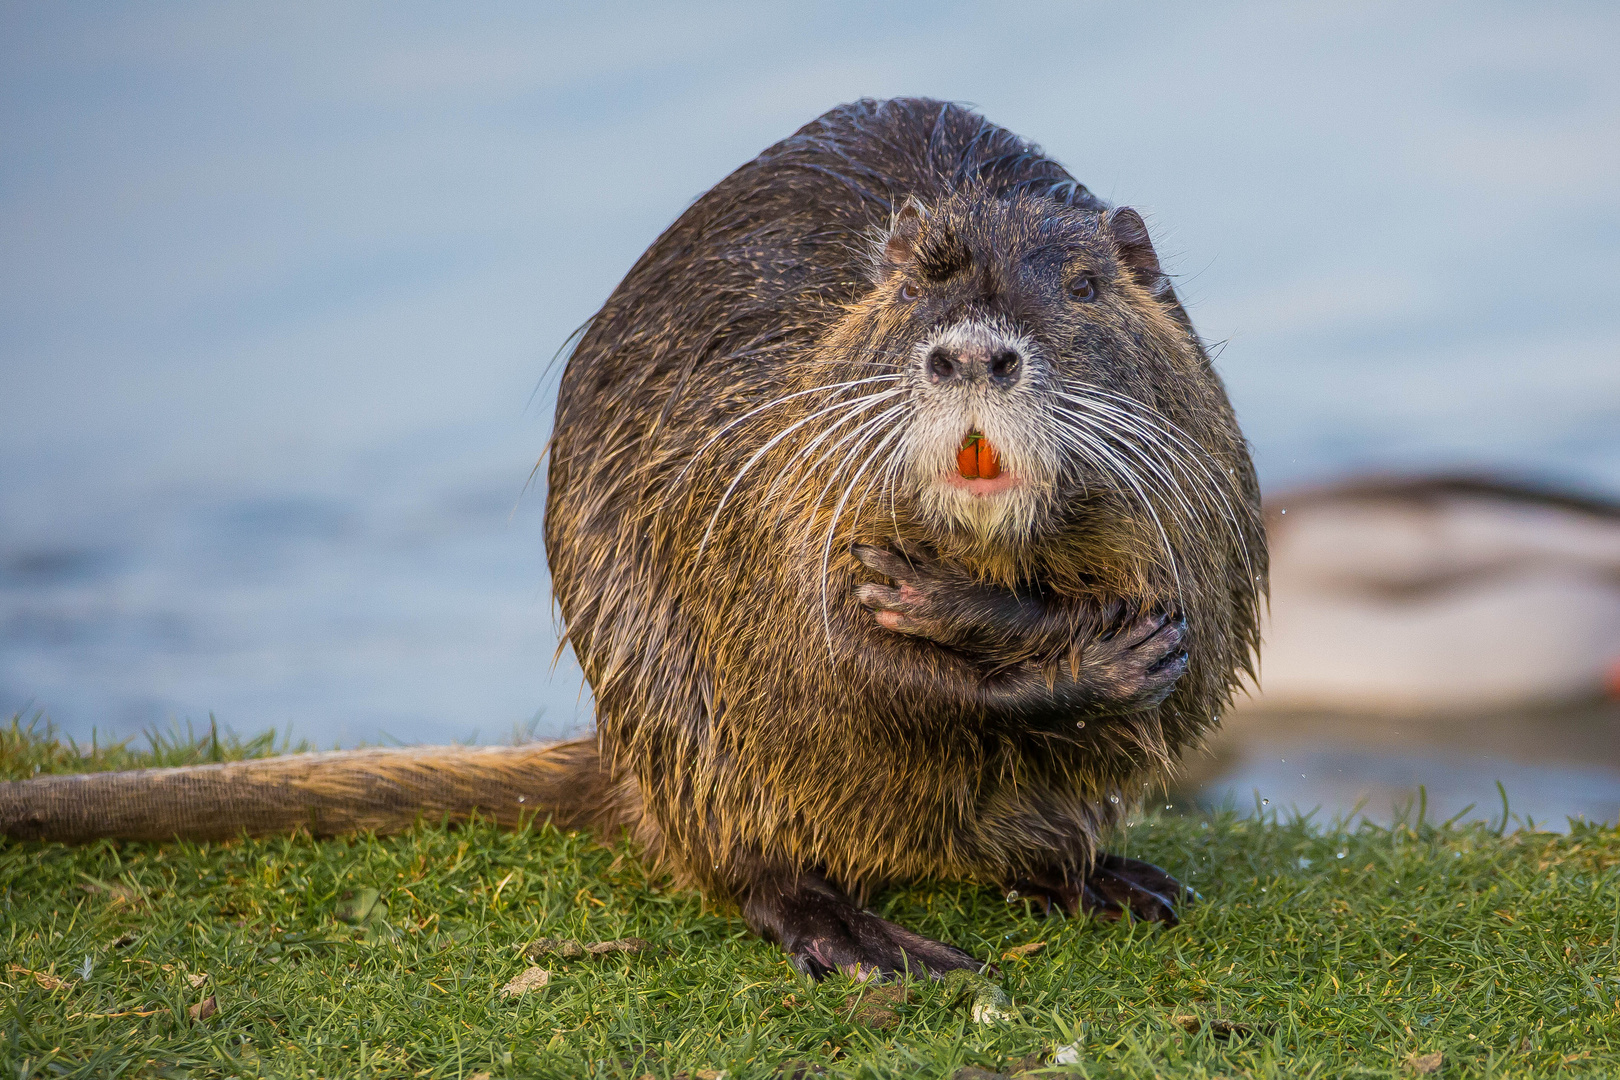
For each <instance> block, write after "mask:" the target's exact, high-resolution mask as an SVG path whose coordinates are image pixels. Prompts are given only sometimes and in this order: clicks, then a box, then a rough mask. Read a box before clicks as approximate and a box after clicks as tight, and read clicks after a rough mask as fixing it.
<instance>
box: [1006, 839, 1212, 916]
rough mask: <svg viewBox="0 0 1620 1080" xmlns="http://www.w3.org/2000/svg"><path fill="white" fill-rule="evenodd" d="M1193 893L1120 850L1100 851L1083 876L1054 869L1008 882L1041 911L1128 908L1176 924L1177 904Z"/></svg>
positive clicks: (1119, 911)
mask: <svg viewBox="0 0 1620 1080" xmlns="http://www.w3.org/2000/svg"><path fill="white" fill-rule="evenodd" d="M1194 895H1195V894H1194V893H1193V892H1192V890H1191V889H1189V888H1187V887H1186V886H1185V885H1183V884H1182V883H1181V882H1179V881H1177V880H1176V879H1175V878H1173V877H1171V876H1170V875H1169V874H1167V873H1165V872H1164V871H1163V870H1160V869H1159V868H1158V867H1157V866H1154V865H1153V864H1152V863H1145V862H1142V861H1140V860H1138V859H1127V858H1125V857H1124V856H1123V855H1109V854H1107V853H1106V852H1104V853H1099V854H1098V856H1097V861H1096V862H1095V863H1093V864H1092V867H1091V872H1090V873H1088V874H1086V875H1085V876H1084V877H1075V876H1073V875H1069V874H1065V873H1062V872H1056V873H1052V874H1031V875H1029V876H1027V877H1022V878H1017V879H1015V880H1014V881H1013V882H1011V883H1010V884H1009V886H1008V899H1009V900H1013V901H1016V900H1028V901H1031V902H1032V903H1034V904H1035V906H1036V908H1037V909H1038V910H1039V911H1040V913H1041V914H1042V915H1049V914H1051V912H1052V910H1053V908H1056V909H1057V910H1059V911H1062V912H1064V913H1066V914H1069V915H1078V914H1080V913H1081V912H1085V913H1086V914H1088V915H1094V916H1096V917H1097V918H1099V919H1107V920H1109V921H1113V920H1116V919H1121V918H1124V917H1125V915H1127V914H1129V915H1130V916H1131V918H1133V919H1140V920H1142V921H1143V922H1159V923H1164V924H1165V925H1166V926H1174V925H1176V923H1177V922H1178V921H1179V919H1178V917H1177V915H1176V908H1177V906H1178V905H1184V904H1186V903H1187V902H1188V901H1189V900H1191V899H1192V898H1193V896H1194Z"/></svg>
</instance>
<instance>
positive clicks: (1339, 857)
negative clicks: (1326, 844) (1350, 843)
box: [1333, 851, 1345, 859]
mask: <svg viewBox="0 0 1620 1080" xmlns="http://www.w3.org/2000/svg"><path fill="white" fill-rule="evenodd" d="M1344 855H1345V853H1344V852H1342V851H1341V852H1339V853H1338V854H1337V855H1335V856H1333V857H1334V858H1335V859H1342V858H1344Z"/></svg>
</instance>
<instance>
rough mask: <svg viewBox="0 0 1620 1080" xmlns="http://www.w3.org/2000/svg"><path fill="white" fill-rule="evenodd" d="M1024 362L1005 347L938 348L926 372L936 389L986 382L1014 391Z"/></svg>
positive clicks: (930, 353)
mask: <svg viewBox="0 0 1620 1080" xmlns="http://www.w3.org/2000/svg"><path fill="white" fill-rule="evenodd" d="M1023 368H1024V359H1023V357H1021V356H1019V355H1018V350H1016V349H1012V348H1009V347H1008V346H1006V345H1003V344H999V343H998V344H995V345H979V344H969V345H951V344H940V345H935V346H934V347H933V348H932V349H930V350H928V356H927V357H926V358H925V359H924V361H923V370H924V371H925V372H926V373H927V375H928V381H929V382H931V383H933V384H934V385H935V386H946V385H950V384H952V383H959V382H980V381H985V382H988V383H990V385H991V386H995V387H999V388H1001V389H1010V388H1011V387H1013V386H1014V385H1016V384H1017V382H1018V376H1019V373H1020V372H1022V371H1023Z"/></svg>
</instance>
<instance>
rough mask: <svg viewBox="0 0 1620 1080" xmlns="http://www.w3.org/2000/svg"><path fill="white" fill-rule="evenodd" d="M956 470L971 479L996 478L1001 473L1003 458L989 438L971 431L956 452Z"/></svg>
mask: <svg viewBox="0 0 1620 1080" xmlns="http://www.w3.org/2000/svg"><path fill="white" fill-rule="evenodd" d="M956 471H957V472H959V473H961V474H962V476H963V477H965V478H966V479H969V480H994V479H995V478H996V477H998V476H1000V475H1001V458H1000V457H998V456H997V454H996V448H995V447H993V446H991V445H990V440H989V439H987V438H985V437H984V436H983V435H982V434H980V433H979V432H978V431H970V432H968V433H967V437H966V438H965V439H963V440H962V449H960V450H958V451H957V452H956Z"/></svg>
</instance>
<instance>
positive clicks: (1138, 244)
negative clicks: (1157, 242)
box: [1106, 206, 1164, 291]
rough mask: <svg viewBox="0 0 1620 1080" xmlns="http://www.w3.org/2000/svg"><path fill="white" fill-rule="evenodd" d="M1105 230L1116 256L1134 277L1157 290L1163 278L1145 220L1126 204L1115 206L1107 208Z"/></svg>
mask: <svg viewBox="0 0 1620 1080" xmlns="http://www.w3.org/2000/svg"><path fill="white" fill-rule="evenodd" d="M1106 220H1107V222H1108V231H1109V232H1110V233H1111V234H1112V235H1113V237H1114V243H1115V245H1117V246H1118V248H1119V258H1120V261H1121V262H1123V263H1124V264H1125V265H1126V266H1128V267H1130V268H1131V273H1132V274H1133V275H1135V277H1136V280H1137V281H1138V282H1140V283H1141V284H1143V285H1146V286H1147V287H1148V288H1150V289H1153V290H1154V291H1157V290H1158V289H1159V287H1160V285H1161V284H1162V283H1163V280H1164V271H1163V270H1161V269H1160V268H1159V255H1158V252H1156V251H1154V250H1153V241H1152V240H1150V239H1148V231H1147V223H1146V222H1144V221H1143V220H1142V215H1141V214H1138V213H1137V212H1136V211H1135V210H1132V209H1131V208H1130V207H1128V206H1120V207H1116V208H1115V209H1113V210H1110V211H1108V217H1107V218H1106Z"/></svg>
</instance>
